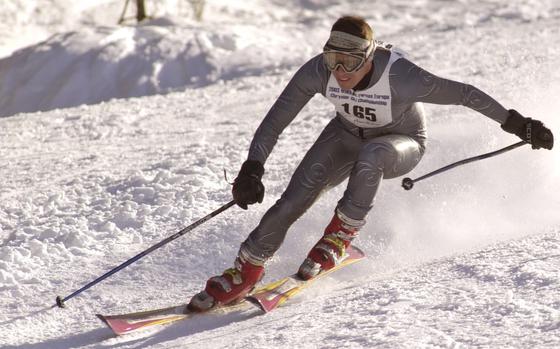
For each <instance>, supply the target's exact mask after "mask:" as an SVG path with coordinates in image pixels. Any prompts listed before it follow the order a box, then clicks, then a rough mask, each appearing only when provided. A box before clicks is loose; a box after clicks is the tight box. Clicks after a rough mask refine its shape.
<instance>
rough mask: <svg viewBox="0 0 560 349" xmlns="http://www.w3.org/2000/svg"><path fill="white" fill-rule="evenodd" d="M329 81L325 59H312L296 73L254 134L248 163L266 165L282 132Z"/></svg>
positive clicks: (320, 57)
mask: <svg viewBox="0 0 560 349" xmlns="http://www.w3.org/2000/svg"><path fill="white" fill-rule="evenodd" d="M327 79H328V72H327V70H326V68H325V66H324V64H323V60H322V55H318V56H316V57H314V58H312V59H311V60H310V61H308V62H307V63H306V64H304V65H303V66H302V67H301V68H300V69H299V70H298V71H297V72H296V74H295V75H294V76H293V78H292V79H291V80H290V82H289V83H288V85H287V86H286V88H285V89H284V91H282V93H281V94H280V96H279V97H278V99H277V100H276V102H275V103H274V104H273V105H272V107H271V108H270V110H269V111H268V113H267V114H266V116H265V118H264V120H263V121H262V122H261V124H260V126H259V128H258V129H257V131H256V132H255V135H254V137H253V141H252V142H251V146H250V148H249V155H248V159H249V160H255V161H259V162H260V163H261V164H263V165H264V163H265V162H266V159H267V158H268V156H269V155H270V153H271V152H272V149H273V148H274V146H275V145H276V142H277V141H278V137H279V136H280V134H281V133H282V131H284V129H285V128H286V127H287V126H288V125H289V124H290V122H292V120H293V119H294V118H295V117H296V115H297V114H298V113H299V111H300V110H301V109H302V108H303V107H304V106H305V105H306V104H307V102H308V101H309V100H310V99H311V98H312V97H313V96H314V95H315V94H316V93H321V92H323V91H324V89H325V86H326V84H327Z"/></svg>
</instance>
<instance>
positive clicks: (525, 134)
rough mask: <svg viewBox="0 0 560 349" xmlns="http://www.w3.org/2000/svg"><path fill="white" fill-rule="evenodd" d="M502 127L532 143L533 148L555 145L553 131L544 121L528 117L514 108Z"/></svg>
mask: <svg viewBox="0 0 560 349" xmlns="http://www.w3.org/2000/svg"><path fill="white" fill-rule="evenodd" d="M502 129H503V130H504V131H506V132H509V133H513V134H514V135H516V136H518V137H519V138H521V139H522V140H524V141H526V142H529V143H531V145H532V147H533V149H540V148H546V149H552V146H553V145H554V136H553V135H552V131H550V130H549V129H548V128H547V127H546V126H544V125H543V123H542V122H540V121H538V120H533V119H531V118H526V117H524V116H523V115H521V114H519V113H518V112H517V111H516V110H513V109H511V110H510V111H509V117H508V118H507V120H506V122H505V123H504V124H503V125H502Z"/></svg>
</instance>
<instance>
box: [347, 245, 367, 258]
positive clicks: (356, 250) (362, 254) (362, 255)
mask: <svg viewBox="0 0 560 349" xmlns="http://www.w3.org/2000/svg"><path fill="white" fill-rule="evenodd" d="M350 249H352V250H353V251H354V252H355V253H356V254H358V255H360V256H361V257H365V256H366V254H365V253H364V251H363V250H362V249H361V248H359V247H358V246H354V245H350Z"/></svg>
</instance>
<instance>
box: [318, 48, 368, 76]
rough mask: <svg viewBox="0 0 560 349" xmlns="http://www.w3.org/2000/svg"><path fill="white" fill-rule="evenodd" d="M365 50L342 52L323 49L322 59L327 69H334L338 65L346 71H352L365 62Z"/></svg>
mask: <svg viewBox="0 0 560 349" xmlns="http://www.w3.org/2000/svg"><path fill="white" fill-rule="evenodd" d="M366 58H367V57H366V53H365V52H363V51H362V52H344V51H338V50H330V49H325V50H323V60H324V61H325V65H326V66H327V69H328V70H330V71H335V70H337V69H338V68H339V67H341V68H342V70H344V71H345V72H347V73H353V72H355V71H356V70H358V69H360V68H361V67H362V66H363V65H364V63H365V62H366Z"/></svg>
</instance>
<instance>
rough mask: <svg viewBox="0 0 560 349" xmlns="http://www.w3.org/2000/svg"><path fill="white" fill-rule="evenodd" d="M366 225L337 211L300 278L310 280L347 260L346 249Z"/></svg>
mask: <svg viewBox="0 0 560 349" xmlns="http://www.w3.org/2000/svg"><path fill="white" fill-rule="evenodd" d="M364 224H365V221H363V220H355V219H352V218H349V217H346V216H345V215H344V214H342V213H341V212H340V211H338V210H336V212H335V214H334V216H333V218H332V220H331V222H330V223H329V225H328V226H327V228H326V229H325V233H324V235H323V237H321V239H320V240H319V241H318V242H317V243H316V244H315V246H313V248H312V249H311V251H309V254H308V255H307V258H305V260H304V261H303V263H302V264H301V266H300V267H299V270H298V276H299V277H300V278H301V279H303V280H309V279H311V278H313V277H315V276H317V275H318V274H319V273H320V272H322V271H326V270H329V269H332V268H334V267H335V266H336V265H337V264H339V263H340V262H342V261H343V260H344V259H345V258H346V249H347V248H348V246H350V243H351V242H352V240H353V239H354V238H355V237H356V236H357V235H358V232H359V230H360V228H361V227H362V226H363V225H364Z"/></svg>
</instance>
